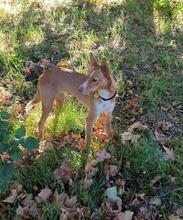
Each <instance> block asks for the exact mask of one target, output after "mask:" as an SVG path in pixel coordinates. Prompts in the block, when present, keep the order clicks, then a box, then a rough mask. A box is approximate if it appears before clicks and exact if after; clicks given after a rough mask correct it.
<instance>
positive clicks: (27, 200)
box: [21, 194, 34, 207]
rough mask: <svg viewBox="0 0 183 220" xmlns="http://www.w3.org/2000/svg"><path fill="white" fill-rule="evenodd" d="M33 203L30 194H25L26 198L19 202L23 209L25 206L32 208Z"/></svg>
mask: <svg viewBox="0 0 183 220" xmlns="http://www.w3.org/2000/svg"><path fill="white" fill-rule="evenodd" d="M33 203H34V200H33V195H32V194H27V195H26V197H25V198H24V199H23V200H22V201H21V205H22V206H23V207H25V206H28V207H30V206H32V204H33Z"/></svg>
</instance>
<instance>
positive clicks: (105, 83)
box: [79, 54, 116, 95]
mask: <svg viewBox="0 0 183 220" xmlns="http://www.w3.org/2000/svg"><path fill="white" fill-rule="evenodd" d="M99 89H107V90H110V91H111V92H115V91H116V82H115V80H114V78H113V77H112V75H111V74H110V70H109V67H108V64H107V62H106V60H105V59H104V60H103V61H102V63H101V64H100V65H99V64H98V63H97V61H96V59H95V57H94V56H93V54H90V62H89V65H88V79H87V80H86V81H85V82H84V83H83V84H82V85H81V86H80V87H79V91H80V92H81V93H82V94H83V95H88V94H89V93H90V92H95V91H98V90H99Z"/></svg>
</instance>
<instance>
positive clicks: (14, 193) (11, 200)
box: [3, 189, 18, 204]
mask: <svg viewBox="0 0 183 220" xmlns="http://www.w3.org/2000/svg"><path fill="white" fill-rule="evenodd" d="M17 196H18V193H17V190H15V189H12V190H11V195H10V196H8V198H6V199H4V200H3V202H6V203H12V204H13V203H14V202H15V200H16V199H17Z"/></svg>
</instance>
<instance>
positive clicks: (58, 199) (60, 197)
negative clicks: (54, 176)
mask: <svg viewBox="0 0 183 220" xmlns="http://www.w3.org/2000/svg"><path fill="white" fill-rule="evenodd" d="M67 197H68V195H67V194H66V193H60V194H59V193H58V191H57V189H56V190H55V192H54V194H53V204H54V205H55V206H57V207H62V206H63V203H64V201H65V200H66V198H67Z"/></svg>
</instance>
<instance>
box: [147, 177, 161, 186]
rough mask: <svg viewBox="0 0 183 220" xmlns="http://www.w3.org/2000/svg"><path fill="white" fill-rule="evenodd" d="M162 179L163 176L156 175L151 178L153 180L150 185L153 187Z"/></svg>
mask: <svg viewBox="0 0 183 220" xmlns="http://www.w3.org/2000/svg"><path fill="white" fill-rule="evenodd" d="M160 179H161V176H155V177H154V178H153V179H152V180H151V182H150V184H149V185H150V186H151V187H152V186H154V184H155V183H157V182H159V181H160Z"/></svg>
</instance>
